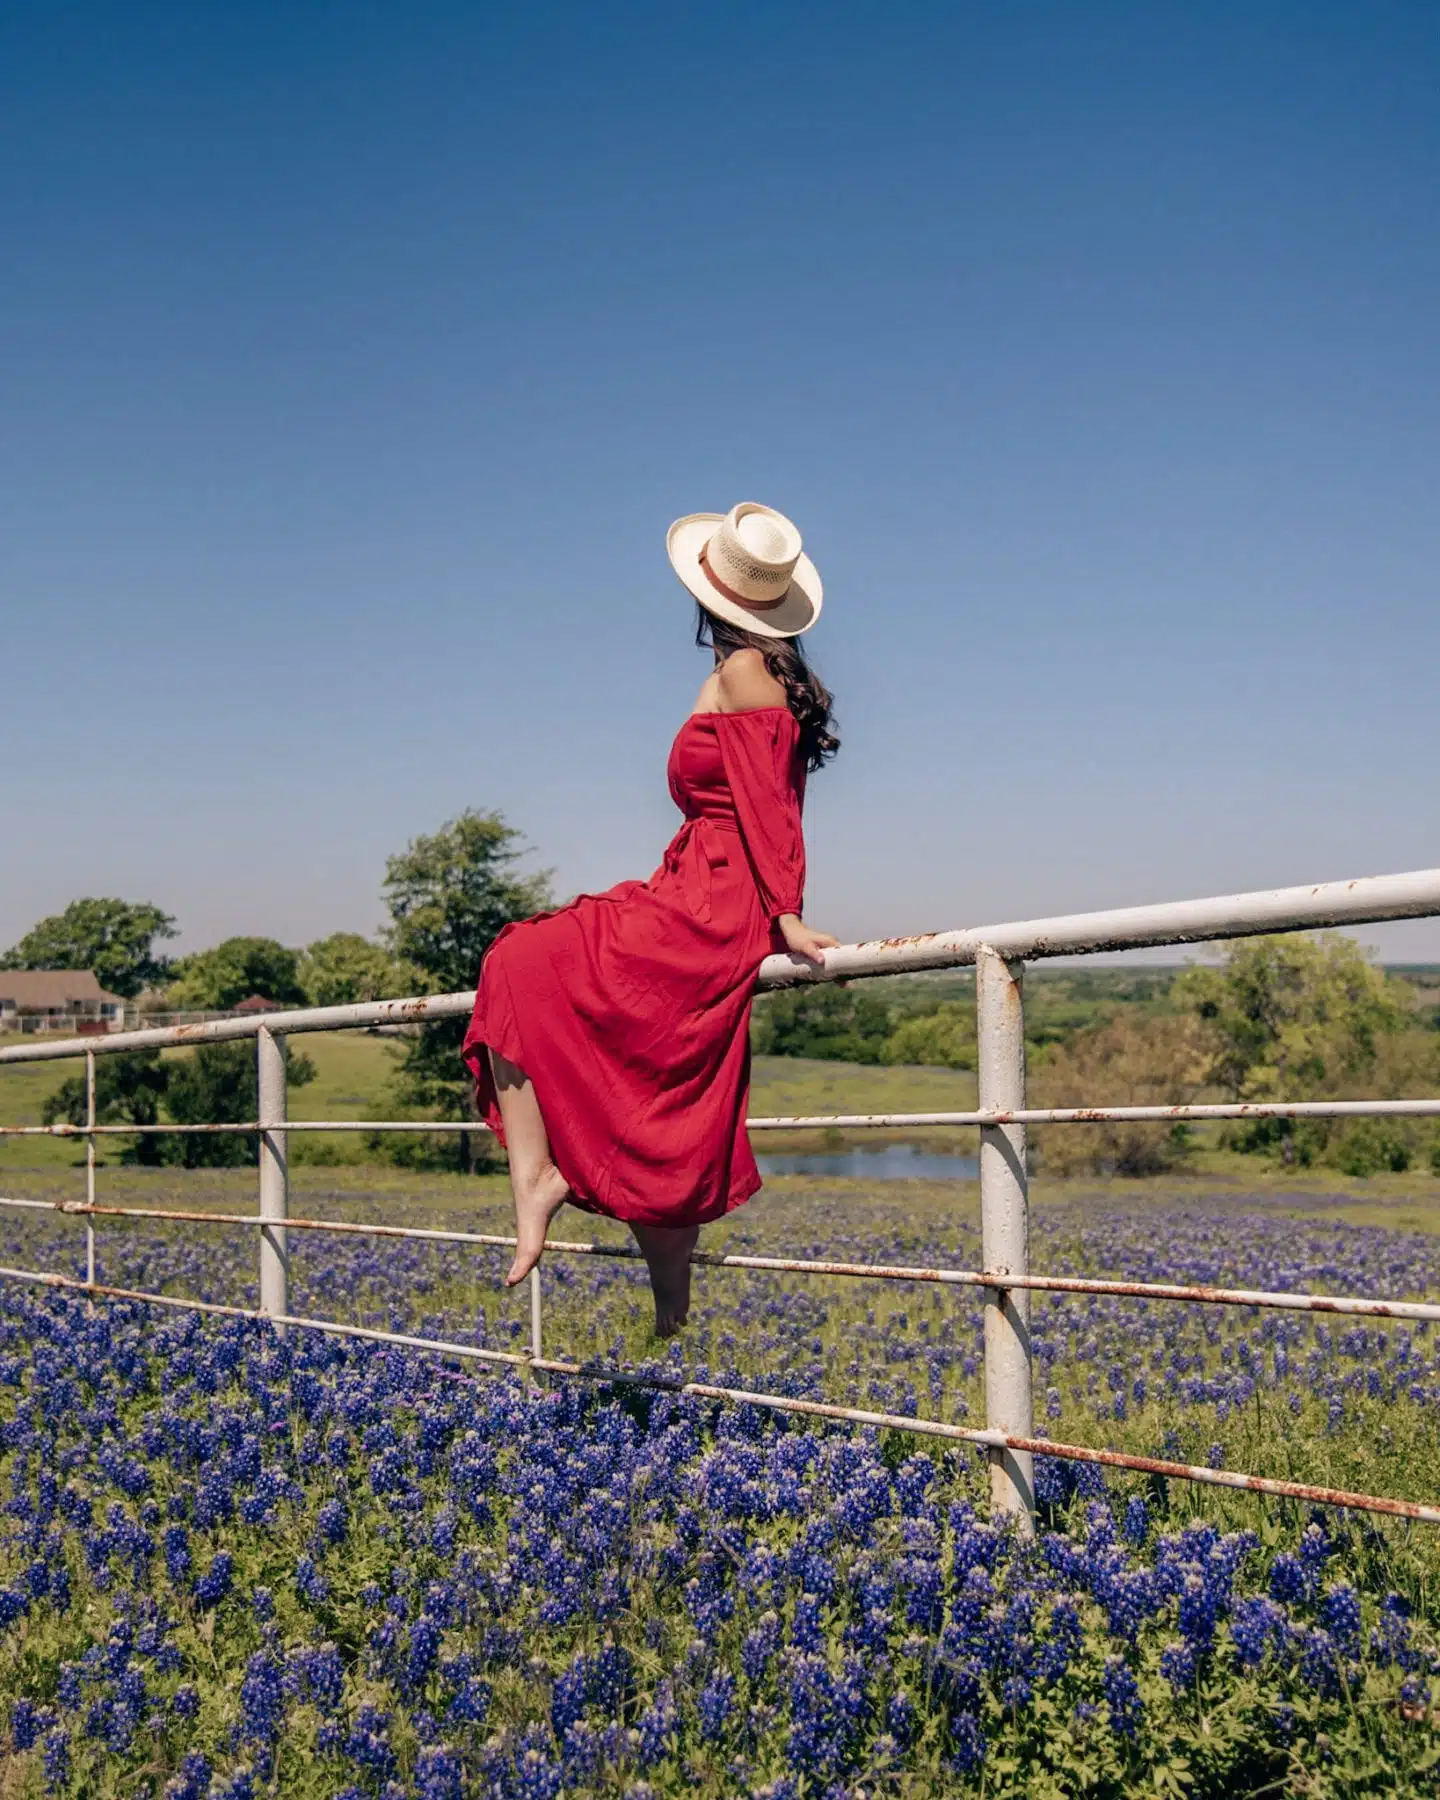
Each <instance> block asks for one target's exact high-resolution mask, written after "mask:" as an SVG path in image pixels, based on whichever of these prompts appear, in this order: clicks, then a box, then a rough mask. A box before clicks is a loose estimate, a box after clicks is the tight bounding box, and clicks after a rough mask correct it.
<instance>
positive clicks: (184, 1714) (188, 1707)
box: [170, 1682, 200, 1720]
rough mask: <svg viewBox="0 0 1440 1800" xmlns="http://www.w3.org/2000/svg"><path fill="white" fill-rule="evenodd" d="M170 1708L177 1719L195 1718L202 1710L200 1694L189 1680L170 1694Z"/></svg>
mask: <svg viewBox="0 0 1440 1800" xmlns="http://www.w3.org/2000/svg"><path fill="white" fill-rule="evenodd" d="M170 1710H171V1711H172V1712H173V1713H174V1714H175V1716H176V1718H177V1719H187V1720H188V1719H193V1718H195V1717H196V1715H197V1714H198V1713H199V1711H200V1696H199V1695H198V1694H197V1693H196V1692H195V1689H194V1688H193V1687H191V1686H190V1684H189V1683H188V1682H187V1683H186V1684H185V1685H184V1686H183V1687H178V1688H176V1690H175V1692H174V1693H173V1694H172V1695H171V1696H170Z"/></svg>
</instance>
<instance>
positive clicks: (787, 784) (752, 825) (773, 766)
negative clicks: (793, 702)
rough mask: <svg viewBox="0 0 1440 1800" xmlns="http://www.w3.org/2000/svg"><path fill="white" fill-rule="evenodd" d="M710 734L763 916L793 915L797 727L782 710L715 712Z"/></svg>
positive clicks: (797, 847)
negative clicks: (716, 743) (717, 748)
mask: <svg viewBox="0 0 1440 1800" xmlns="http://www.w3.org/2000/svg"><path fill="white" fill-rule="evenodd" d="M713 716H714V720H715V735H716V737H717V738H718V740H719V744H720V754H721V757H722V758H723V760H724V763H725V778H726V780H727V781H728V783H729V785H730V792H731V794H732V795H733V796H734V800H735V811H736V814H737V816H738V818H739V821H740V833H741V836H742V837H743V838H744V840H745V848H746V850H747V852H748V853H749V857H750V866H751V869H752V870H753V871H754V875H755V885H756V887H757V888H758V889H759V893H760V901H761V904H762V906H763V907H764V908H765V914H766V917H767V918H769V919H771V920H774V919H777V918H778V917H779V916H780V914H781V913H798V912H800V911H801V910H802V907H803V903H804V899H805V836H804V832H803V830H802V828H801V824H800V808H801V804H802V801H803V799H804V793H805V767H804V763H803V761H802V760H801V757H800V749H799V739H800V727H799V726H798V725H797V724H796V722H795V717H794V715H793V714H792V713H790V712H788V711H786V710H785V709H784V708H783V707H763V708H759V709H757V710H756V711H754V712H739V713H716V714H714V715H713Z"/></svg>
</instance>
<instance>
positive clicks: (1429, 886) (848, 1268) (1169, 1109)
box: [0, 869, 1440, 1529]
mask: <svg viewBox="0 0 1440 1800" xmlns="http://www.w3.org/2000/svg"><path fill="white" fill-rule="evenodd" d="M1437 914H1440V869H1425V870H1419V871H1415V872H1412V873H1409V874H1404V875H1381V876H1369V877H1365V878H1363V879H1360V880H1355V881H1342V882H1326V883H1322V884H1320V885H1317V886H1313V887H1298V888H1280V889H1275V890H1271V891H1268V892H1263V893H1253V894H1230V895H1224V896H1221V897H1217V898H1213V899H1208V900H1189V901H1178V902H1174V903H1170V904H1166V905H1158V906H1137V907H1127V908H1124V909H1121V910H1117V911H1110V912H1094V913H1077V914H1072V915H1069V916H1067V917H1060V918H1053V919H1031V920H1022V921H1019V922H1015V923H1010V924H1004V925H993V926H981V927H977V928H974V929H969V930H961V931H946V932H932V933H927V934H925V935H923V936H919V937H905V938H885V939H881V940H878V941H875V942H871V943H864V944H846V945H842V946H841V947H840V948H838V949H836V950H831V951H829V952H827V953H826V957H825V966H824V968H823V969H819V968H815V967H813V966H812V965H809V964H804V963H801V962H800V961H799V960H798V959H796V958H792V957H789V956H772V957H769V958H767V959H766V961H765V962H764V964H763V965H762V966H761V969H760V972H759V976H758V985H759V986H761V987H783V986H789V985H793V984H795V983H798V982H804V981H826V980H835V979H837V978H856V977H870V976H881V975H892V974H899V973H903V972H905V971H909V970H919V969H942V968H953V967H957V966H960V965H966V964H970V965H973V966H974V967H975V970H976V1011H977V1030H978V1039H979V1096H978V1098H979V1106H978V1107H977V1108H976V1109H975V1110H973V1111H969V1112H928V1113H862V1114H845V1115H829V1116H818V1117H799V1116H797V1117H788V1118H787V1117H777V1118H756V1119H751V1120H750V1128H751V1130H752V1131H767V1130H795V1129H802V1128H817V1127H837V1128H844V1129H847V1130H855V1129H859V1130H864V1129H876V1128H886V1127H896V1126H912V1127H915V1126H924V1127H931V1126H970V1127H976V1128H978V1130H979V1132H980V1203H981V1260H982V1262H983V1264H984V1267H983V1268H982V1269H978V1270H973V1269H951V1268H927V1267H909V1266H897V1265H889V1264H880V1263H854V1262H831V1261H821V1260H816V1259H813V1258H810V1259H806V1258H782V1257H769V1256H744V1255H721V1254H716V1253H711V1252H705V1251H697V1252H696V1254H695V1255H694V1257H693V1259H692V1260H693V1261H694V1262H695V1263H696V1264H699V1265H701V1266H704V1267H710V1268H732V1269H757V1270H769V1271H780V1272H784V1273H788V1274H796V1275H803V1276H831V1277H833V1276H844V1277H851V1278H854V1279H856V1280H870V1281H920V1282H936V1283H940V1284H945V1285H953V1286H962V1287H978V1288H981V1289H983V1290H984V1295H985V1301H984V1346H985V1406H986V1417H985V1425H984V1427H983V1428H978V1427H971V1426H962V1425H955V1424H951V1423H948V1422H946V1421H944V1420H940V1419H926V1418H919V1417H912V1416H910V1415H905V1414H891V1413H878V1412H871V1411H867V1410H865V1409H863V1408H860V1407H853V1406H841V1405H830V1404H826V1403H824V1402H821V1401H818V1400H801V1399H793V1398H789V1397H786V1396H782V1395H779V1394H768V1393H762V1392H752V1391H749V1390H746V1389H739V1388H728V1387H718V1386H715V1385H713V1384H710V1383H704V1382H693V1381H685V1380H683V1379H682V1378H680V1377H678V1376H676V1377H666V1376H659V1375H651V1374H646V1373H644V1372H642V1371H639V1370H633V1369H616V1368H610V1367H606V1366H602V1365H599V1364H595V1363H577V1362H572V1361H568V1360H566V1359H563V1358H556V1357H547V1356H546V1355H545V1354H544V1348H543V1343H542V1323H543V1320H542V1311H541V1276H540V1270H539V1269H536V1270H535V1271H534V1273H533V1274H532V1276H531V1282H530V1301H531V1306H530V1344H529V1348H528V1349H527V1350H526V1351H523V1352H520V1351H501V1350H488V1349H481V1348H479V1347H477V1346H475V1345H470V1344H460V1343H455V1342H451V1341H449V1340H447V1339H439V1338H426V1337H417V1336H412V1335H408V1334H406V1333H403V1332H393V1331H381V1330H376V1329H371V1328H369V1327H366V1326H359V1325H346V1324H342V1323H340V1322H339V1321H337V1320H333V1319H320V1318H307V1317H304V1316H301V1315H297V1314H293V1313H291V1311H290V1309H289V1264H288V1253H287V1234H288V1233H289V1232H291V1231H297V1230H298V1231H316V1232H331V1233H342V1234H358V1235H366V1236H372V1237H392V1238H396V1237H398V1238H414V1239H419V1240H425V1241H430V1242H436V1243H447V1244H460V1245H465V1244H469V1245H474V1246H508V1245H512V1244H513V1243H514V1241H515V1240H514V1239H513V1238H511V1237H505V1236H499V1235H492V1234H488V1233H484V1232H465V1231H441V1230H431V1229H422V1228H419V1227H410V1226H400V1225H379V1224H363V1223H356V1222H348V1221H340V1220H324V1219H300V1218H295V1217H292V1216H291V1215H290V1212H289V1184H288V1174H287V1160H286V1158H287V1150H286V1146H287V1142H288V1138H289V1134H290V1133H291V1132H294V1131H364V1132H375V1131H424V1132H435V1131H459V1130H474V1129H476V1127H475V1126H474V1125H473V1124H472V1123H467V1122H454V1123H450V1122H440V1121H435V1120H422V1121H410V1120H407V1121H403V1122H401V1121H394V1120H337V1119H325V1120H319V1119H316V1120H310V1119H307V1120H287V1117H286V1093H285V1058H284V1040H285V1038H286V1037H287V1036H289V1035H291V1034H294V1033H300V1032H309V1031H343V1030H353V1029H355V1028H357V1027H375V1026H395V1025H416V1024H423V1023H425V1022H427V1021H433V1020H436V1019H441V1018H454V1017H461V1016H465V1015H468V1013H469V1012H470V1009H471V1006H472V1005H473V1002H474V995H473V994H472V993H461V994H441V995H429V996H423V997H418V998H414V999H408V1000H382V1001H374V1002H369V1003H366V1004H362V1005H356V1006H330V1007H312V1008H309V1009H306V1010H303V1011H295V1012H281V1013H270V1014H267V1015H265V1016H263V1017H260V1018H256V1017H250V1018H225V1019H217V1020H213V1021H209V1022H206V1023H202V1024H195V1025H184V1026H177V1027H165V1028H155V1029H148V1030H139V1031H130V1032H122V1033H118V1034H112V1035H111V1036H109V1037H104V1038H93V1037H87V1038H78V1039H69V1040H64V1041H53V1040H52V1041H37V1042H34V1043H28V1044H18V1045H11V1046H8V1047H5V1048H0V1064H3V1063H18V1062H26V1063H29V1062H41V1061H48V1060H50V1059H52V1058H60V1057H83V1058H84V1059H85V1068H86V1090H87V1095H88V1123H87V1124H85V1125H24V1126H4V1127H0V1136H3V1137H16V1136H20V1137H24V1136H41V1135H44V1136H52V1137H83V1138H84V1139H85V1140H86V1144H87V1155H86V1195H85V1199H84V1201H78V1200H77V1201H74V1202H66V1201H48V1200H33V1199H25V1198H23V1197H19V1196H9V1197H0V1205H4V1206H7V1207H16V1208H26V1209H36V1210H42V1211H50V1212H58V1213H64V1214H75V1215H78V1216H80V1217H83V1218H84V1220H85V1224H86V1278H85V1280H84V1281H79V1280H77V1279H75V1278H74V1277H71V1276H66V1275H60V1274H55V1273H51V1272H47V1271H44V1270H37V1269H15V1268H6V1267H0V1279H7V1280H11V1281H17V1282H29V1283H36V1284H39V1285H42V1286H48V1287H52V1288H59V1289H67V1290H71V1291H74V1292H77V1293H82V1294H86V1295H90V1296H92V1297H110V1298H117V1299H126V1300H139V1301H145V1302H147V1303H149V1304H151V1305H156V1306H168V1307H180V1308H185V1309H189V1310H193V1311H197V1312H203V1313H216V1314H221V1315H224V1316H227V1317H232V1318H255V1319H263V1320H268V1321H269V1322H270V1323H271V1324H273V1325H274V1326H275V1328H276V1329H278V1330H281V1331H283V1330H285V1329H287V1328H288V1327H291V1326H294V1327H297V1328H303V1329H306V1330H313V1331H323V1332H329V1333H333V1334H335V1335H338V1336H342V1337H354V1338H366V1339H373V1340H376V1341H379V1342H383V1343H392V1344H400V1345H408V1346H412V1347H414V1348H416V1349H421V1350H427V1351H434V1352H438V1353H440V1354H442V1355H445V1356H449V1357H457V1358H462V1359H465V1360H467V1361H472V1362H480V1363H491V1364H502V1365H508V1366H512V1367H519V1368H522V1369H526V1370H530V1371H532V1372H545V1373H548V1374H551V1375H555V1376H561V1377H574V1378H582V1379H589V1380H598V1381H608V1382H624V1383H632V1384H636V1385H640V1386H644V1387H650V1388H659V1389H663V1390H666V1391H669V1392H677V1393H685V1394H694V1395H699V1396H703V1397H706V1398H710V1399H715V1400H721V1401H731V1402H740V1403H745V1404H749V1405H753V1406H759V1407H765V1408H770V1409H772V1410H774V1411H778V1412H787V1413H799V1414H805V1415H808V1416H813V1417H818V1418H826V1419H837V1420H848V1421H851V1422H855V1423H859V1424H866V1425H876V1426H882V1427H890V1428H893V1429H896V1430H902V1431H909V1432H914V1433H917V1434H920V1435H923V1436H930V1437H938V1438H946V1439H952V1440H958V1441H961V1442H965V1443H972V1444H976V1445H980V1446H982V1447H983V1448H984V1449H985V1451H986V1453H987V1456H988V1459H989V1463H990V1486H991V1503H992V1507H993V1509H994V1510H995V1511H996V1512H997V1513H1001V1514H1013V1515H1016V1517H1017V1519H1018V1522H1019V1524H1020V1526H1021V1528H1022V1529H1025V1528H1027V1527H1028V1526H1029V1525H1030V1523H1031V1522H1032V1520H1033V1516H1034V1509H1035V1500H1034V1479H1033V1462H1034V1458H1035V1457H1036V1456H1050V1457H1057V1458H1061V1459H1064V1460H1068V1461H1073V1462H1088V1463H1096V1464H1100V1465H1102V1466H1107V1467H1113V1468H1123V1469H1134V1470H1140V1471H1143V1472H1146V1473H1149V1474H1154V1475H1160V1476H1166V1477H1172V1478H1175V1479H1178V1480H1184V1481H1192V1482H1199V1483H1205V1484H1209V1485H1212V1486H1219V1487H1230V1488H1247V1489H1250V1490H1252V1491H1254V1492H1258V1493H1266V1494H1275V1495H1280V1496H1285V1497H1289V1498H1293V1499H1297V1500H1306V1501H1316V1502H1319V1503H1322V1504H1328V1505H1335V1506H1348V1507H1355V1508H1360V1509H1363V1510H1366V1511H1370V1512H1377V1513H1389V1514H1392V1515H1395V1516H1398V1517H1402V1518H1407V1519H1414V1520H1420V1521H1423V1522H1425V1523H1429V1524H1440V1504H1422V1503H1419V1502H1416V1501H1409V1500H1397V1499H1390V1498H1386V1497H1384V1496H1382V1495H1375V1494H1359V1493H1351V1492H1348V1491H1343V1490H1339V1489H1334V1488H1325V1487H1315V1486H1311V1485H1308V1484H1305V1483H1301V1482H1294V1481H1279V1480H1274V1479H1271V1478H1269V1477H1264V1476H1259V1475H1250V1474H1245V1473H1242V1472H1239V1471H1237V1470H1230V1469H1211V1468H1201V1467H1197V1466H1194V1465H1191V1464H1188V1463H1176V1462H1167V1461H1163V1460H1160V1459H1157V1458H1154V1457H1142V1456H1131V1455H1127V1454H1124V1453H1122V1452H1119V1451H1112V1450H1095V1449H1091V1448H1090V1447H1088V1446H1086V1445H1080V1444H1063V1443H1054V1442H1051V1441H1050V1440H1049V1439H1047V1438H1038V1437H1036V1435H1035V1428H1034V1414H1033V1397H1032V1396H1033V1389H1032V1370H1031V1347H1030V1294H1031V1293H1032V1292H1033V1291H1035V1290H1037V1289H1039V1290H1044V1291H1050V1292H1058V1293H1084V1294H1109V1295H1119V1296H1129V1297H1134V1298H1140V1299H1147V1300H1171V1301H1177V1302H1182V1303H1193V1304H1202V1305H1221V1306H1252V1307H1261V1308H1281V1309H1284V1310H1293V1311H1306V1312H1327V1313H1341V1314H1347V1315H1351V1316H1354V1315H1359V1316H1362V1317H1373V1318H1384V1319H1408V1320H1426V1321H1437V1322H1440V1300H1383V1299H1377V1298H1372V1297H1368V1296H1365V1295H1329V1294H1303V1293H1275V1292H1265V1291H1259V1290H1252V1289H1245V1288H1217V1287H1194V1286H1179V1285H1172V1284H1168V1283H1156V1282H1122V1281H1108V1280H1101V1279H1093V1280H1092V1279H1088V1278H1083V1277H1073V1276H1055V1275H1044V1274H1035V1273H1033V1272H1032V1271H1031V1269H1030V1257H1029V1202H1028V1190H1027V1175H1026V1157H1025V1130H1026V1127H1027V1126H1028V1125H1040V1124H1045V1125H1051V1124H1055V1125H1059V1124H1086V1123H1092V1122H1096V1121H1101V1120H1126V1121H1155V1122H1172V1121H1181V1120H1200V1119H1237V1118H1249V1119H1255V1118H1345V1117H1352V1116H1355V1115H1366V1114H1382V1115H1389V1116H1396V1115H1399V1116H1411V1117H1414V1116H1436V1115H1440V1098H1431V1099H1421V1100H1388V1101H1382V1100H1354V1101H1339V1100H1337V1101H1310V1102H1297V1103H1283V1102H1277V1103H1273V1104H1265V1105H1254V1104H1247V1103H1240V1102H1237V1103H1234V1104H1228V1105H1201V1106H1185V1105H1177V1106H1112V1107H1106V1106H1098V1107H1046V1108H1033V1107H1026V1105H1025V1033H1024V1009H1023V996H1022V975H1023V967H1024V964H1025V963H1026V962H1027V961H1032V960H1039V959H1041V958H1046V957H1052V956H1067V955H1075V954H1083V953H1090V952H1096V951H1106V950H1129V949H1136V948H1140V947H1142V946H1154V945H1165V944H1193V943H1200V942H1204V941H1211V940H1216V939H1222V938H1234V937H1248V936H1254V935H1257V934H1261V933H1266V932H1278V931H1291V930H1306V929H1312V928H1315V927H1318V926H1325V925H1359V924H1366V923H1373V922H1375V921H1378V920H1383V919H1406V918H1421V917H1428V916H1432V915H1437ZM247 1037H253V1038H254V1039H255V1041H256V1056H257V1062H258V1077H259V1117H258V1119H255V1120H251V1121H249V1122H246V1123H243V1124H229V1125H220V1124H211V1125H189V1126H176V1125H168V1124H167V1125H155V1126H148V1127H138V1126H135V1125H133V1124H124V1125H100V1124H97V1123H96V1119H95V1058H96V1057H97V1056H102V1055H104V1056H108V1055H115V1054H120V1053H124V1052H126V1051H130V1050H141V1049H150V1048H175V1047H182V1046H187V1045H194V1044H201V1043H216V1042H225V1041H230V1040H234V1039H239V1038H247ZM142 1130H148V1131H154V1132H162V1133H166V1134H176V1133H183V1132H245V1133H250V1134H252V1135H256V1134H258V1136H259V1140H260V1179H259V1205H258V1210H257V1212H256V1213H255V1214H253V1215H240V1216H237V1215H236V1214H234V1213H225V1212H207V1211H204V1210H199V1209H179V1208H160V1207H140V1206H107V1205H102V1204H100V1203H98V1202H97V1200H96V1198H95V1147H96V1142H97V1140H98V1139H101V1138H103V1137H106V1136H111V1135H113V1136H121V1137H127V1136H130V1137H133V1136H134V1135H136V1133H137V1132H139V1131H142ZM101 1217H114V1218H129V1219H152V1220H173V1221H180V1222H185V1223H189V1224H192V1225H218V1226H229V1227H231V1228H238V1229H241V1230H255V1231H257V1232H258V1236H259V1277H260V1305H259V1308H258V1309H254V1308H246V1307H235V1306H221V1305H217V1304H215V1303H213V1302H206V1301H200V1300H191V1299H184V1298H177V1297H175V1296H173V1295H168V1294H157V1293H151V1292H144V1291H137V1290H131V1289H125V1288H118V1287H114V1286H109V1285H106V1284H105V1283H102V1282H100V1281H98V1280H97V1278H96V1259H95V1248H96V1246H95V1225H94V1221H95V1220H96V1219H97V1218H101ZM549 1251H550V1253H551V1254H552V1255H569V1256H604V1257H624V1258H630V1259H636V1258H638V1257H639V1252H638V1250H635V1249H631V1248H628V1247H622V1246H619V1245H608V1244H596V1243H586V1242H572V1241H569V1240H564V1239H560V1240H555V1239H552V1240H551V1242H550V1244H549Z"/></svg>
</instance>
